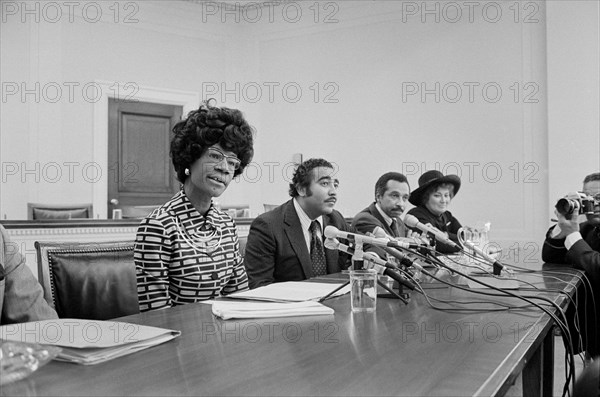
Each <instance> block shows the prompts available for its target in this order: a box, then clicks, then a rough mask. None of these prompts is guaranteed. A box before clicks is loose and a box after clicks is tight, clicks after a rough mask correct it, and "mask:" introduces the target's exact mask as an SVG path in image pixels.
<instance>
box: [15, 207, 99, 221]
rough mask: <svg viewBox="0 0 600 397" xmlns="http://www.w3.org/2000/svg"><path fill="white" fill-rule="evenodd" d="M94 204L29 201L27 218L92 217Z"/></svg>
mask: <svg viewBox="0 0 600 397" xmlns="http://www.w3.org/2000/svg"><path fill="white" fill-rule="evenodd" d="M92 217H93V212H92V204H91V203H88V204H68V205H66V204H65V205H62V204H61V205H58V204H39V203H27V219H29V220H35V219H37V220H43V219H77V218H92Z"/></svg>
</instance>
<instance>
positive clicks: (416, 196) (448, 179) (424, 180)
mask: <svg viewBox="0 0 600 397" xmlns="http://www.w3.org/2000/svg"><path fill="white" fill-rule="evenodd" d="M444 183H450V184H452V186H454V195H455V196H456V193H458V190H459V189H460V178H459V176H458V175H446V176H444V174H442V173H441V172H440V171H438V170H431V171H427V172H425V173H424V174H423V175H421V177H420V178H419V187H418V188H417V189H415V191H414V192H412V193H411V194H410V197H409V198H408V201H410V203H411V204H413V205H416V206H419V205H421V203H422V201H423V195H424V194H425V191H426V190H427V189H428V188H430V187H431V186H436V185H442V184H444Z"/></svg>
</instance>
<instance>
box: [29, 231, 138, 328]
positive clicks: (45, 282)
mask: <svg viewBox="0 0 600 397" xmlns="http://www.w3.org/2000/svg"><path fill="white" fill-rule="evenodd" d="M35 248H36V250H37V255H38V280H39V282H40V283H41V284H42V287H43V289H44V299H46V301H47V302H48V303H49V304H50V306H52V307H53V308H54V309H55V310H56V312H57V314H58V316H59V317H61V318H82V319H93V320H106V319H110V318H115V317H120V316H126V315H129V314H135V313H139V303H138V296H137V283H136V272H135V263H134V261H133V248H134V243H133V242H132V241H116V242H115V241H112V242H101V243H69V242H63V243H56V242H39V241H36V242H35Z"/></svg>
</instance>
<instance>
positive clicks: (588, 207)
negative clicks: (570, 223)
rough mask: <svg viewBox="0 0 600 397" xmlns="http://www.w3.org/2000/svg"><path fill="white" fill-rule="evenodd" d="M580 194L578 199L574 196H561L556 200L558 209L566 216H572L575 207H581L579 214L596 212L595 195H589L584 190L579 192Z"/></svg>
mask: <svg viewBox="0 0 600 397" xmlns="http://www.w3.org/2000/svg"><path fill="white" fill-rule="evenodd" d="M577 194H578V195H579V198H578V199H574V198H568V197H565V198H561V199H560V200H558V201H557V202H556V206H555V207H556V211H557V212H558V213H559V214H561V215H563V216H564V217H566V218H570V217H571V215H573V213H574V212H575V209H576V208H577V207H579V212H578V214H593V213H594V204H595V200H594V197H592V196H588V195H587V194H585V193H583V192H577Z"/></svg>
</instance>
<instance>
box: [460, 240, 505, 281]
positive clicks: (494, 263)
mask: <svg viewBox="0 0 600 397" xmlns="http://www.w3.org/2000/svg"><path fill="white" fill-rule="evenodd" d="M465 245H466V246H467V247H469V248H470V249H472V250H473V251H475V252H477V253H478V254H479V255H481V256H482V257H483V258H485V260H487V261H488V262H490V263H491V264H492V268H493V271H494V275H495V276H499V275H500V273H501V271H502V269H504V270H506V271H507V272H508V271H509V270H508V269H507V268H506V266H504V265H503V264H502V263H500V262H498V261H497V260H496V259H494V258H492V257H491V256H489V255H488V253H487V252H484V251H483V250H482V249H481V248H479V247H478V246H476V245H475V244H473V242H472V241H471V240H466V241H465Z"/></svg>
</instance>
